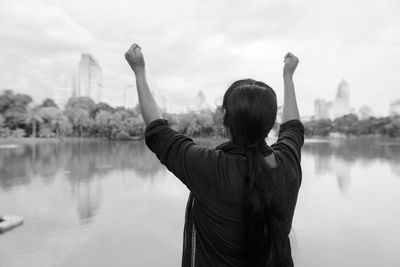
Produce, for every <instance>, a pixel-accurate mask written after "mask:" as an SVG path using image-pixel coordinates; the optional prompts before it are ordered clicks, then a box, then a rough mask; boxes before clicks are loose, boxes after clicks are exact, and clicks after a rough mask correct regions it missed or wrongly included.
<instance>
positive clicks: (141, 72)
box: [125, 44, 163, 126]
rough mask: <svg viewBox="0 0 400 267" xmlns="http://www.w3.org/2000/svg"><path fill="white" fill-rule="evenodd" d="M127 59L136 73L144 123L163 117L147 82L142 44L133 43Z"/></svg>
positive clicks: (126, 55) (126, 54) (147, 123)
mask: <svg viewBox="0 0 400 267" xmlns="http://www.w3.org/2000/svg"><path fill="white" fill-rule="evenodd" d="M125 59H126V61H128V63H129V65H130V66H131V68H132V70H133V72H134V73H135V77H136V88H137V92H138V98H139V105H140V109H141V111H142V116H143V120H144V123H145V124H146V126H147V125H149V124H150V122H152V121H154V120H156V119H162V118H163V117H162V115H161V112H160V109H159V108H158V106H157V103H156V101H155V100H154V97H153V95H152V94H151V92H150V88H149V85H148V84H147V80H146V69H145V63H144V58H143V54H142V49H141V48H140V46H138V45H137V44H133V45H131V47H130V48H129V49H128V51H127V52H126V53H125Z"/></svg>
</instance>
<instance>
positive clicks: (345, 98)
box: [314, 80, 352, 120]
mask: <svg viewBox="0 0 400 267" xmlns="http://www.w3.org/2000/svg"><path fill="white" fill-rule="evenodd" d="M351 111H352V110H351V107H350V87H349V84H348V83H347V82H346V81H345V80H342V81H341V82H340V83H339V85H338V89H337V93H336V98H335V99H334V100H332V101H325V100H323V99H316V100H315V102H314V116H315V119H316V120H319V119H328V118H329V119H332V120H333V119H336V118H339V117H342V116H344V115H347V114H350V113H351Z"/></svg>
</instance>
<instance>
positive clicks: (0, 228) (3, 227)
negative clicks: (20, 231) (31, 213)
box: [0, 215, 24, 233]
mask: <svg viewBox="0 0 400 267" xmlns="http://www.w3.org/2000/svg"><path fill="white" fill-rule="evenodd" d="M23 223H24V219H22V218H21V217H18V216H14V215H4V216H0V233H4V232H6V231H8V230H11V229H12V228H14V227H17V226H19V225H21V224H23Z"/></svg>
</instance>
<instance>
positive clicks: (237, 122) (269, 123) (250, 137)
mask: <svg viewBox="0 0 400 267" xmlns="http://www.w3.org/2000/svg"><path fill="white" fill-rule="evenodd" d="M222 108H223V109H224V111H225V113H224V126H225V127H226V128H227V129H228V131H229V133H230V135H231V139H232V142H233V143H234V144H236V145H239V146H242V147H243V148H244V149H245V150H246V155H247V164H248V175H247V177H246V202H247V203H246V206H245V220H246V223H247V226H248V227H247V229H248V234H247V247H246V250H247V251H246V255H247V261H248V264H249V266H263V267H264V266H281V265H283V264H284V255H283V253H282V251H283V249H284V246H285V240H286V239H285V238H286V237H285V230H284V226H285V224H284V220H285V217H284V215H283V214H284V210H285V201H284V200H285V198H284V192H283V186H282V181H281V180H282V179H278V177H277V173H276V169H273V168H271V167H270V166H268V165H267V164H266V162H265V158H264V157H265V156H266V155H268V154H270V153H272V149H271V148H269V147H268V146H267V144H266V142H265V138H266V137H267V136H268V133H269V132H270V130H271V129H272V127H273V126H274V123H275V119H276V113H277V101H276V95H275V92H274V90H273V89H272V88H271V87H269V86H268V85H266V84H265V83H263V82H259V81H255V80H252V79H245V80H239V81H236V82H234V83H233V84H232V85H231V86H230V87H229V88H228V90H227V91H226V93H225V95H224V99H223V103H222Z"/></svg>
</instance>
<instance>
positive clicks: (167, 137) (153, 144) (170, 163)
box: [145, 119, 218, 197]
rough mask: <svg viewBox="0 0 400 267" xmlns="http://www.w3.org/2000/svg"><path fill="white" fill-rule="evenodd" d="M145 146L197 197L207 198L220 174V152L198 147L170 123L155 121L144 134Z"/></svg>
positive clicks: (160, 120)
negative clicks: (214, 179) (218, 168)
mask: <svg viewBox="0 0 400 267" xmlns="http://www.w3.org/2000/svg"><path fill="white" fill-rule="evenodd" d="M145 140H146V145H147V146H148V147H149V149H150V150H151V151H153V152H154V153H155V154H156V156H157V157H158V159H159V160H160V161H161V163H162V164H163V165H165V166H166V167H167V169H168V170H169V171H171V172H172V173H173V174H175V176H176V177H177V178H179V179H180V180H181V181H182V182H183V183H184V184H185V185H186V186H187V187H188V189H189V190H190V191H191V192H193V193H194V194H195V195H197V197H201V196H205V195H206V194H207V193H208V189H209V188H210V185H211V179H212V177H215V174H216V173H217V168H216V165H217V157H218V151H216V150H214V149H211V148H208V147H204V146H199V145H197V144H196V143H194V142H193V140H192V139H190V138H189V137H187V136H185V135H183V134H180V133H178V132H176V131H175V130H173V129H171V127H170V126H169V123H168V121H167V120H163V119H158V120H154V121H152V122H151V123H150V124H149V125H148V126H147V128H146V132H145Z"/></svg>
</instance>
